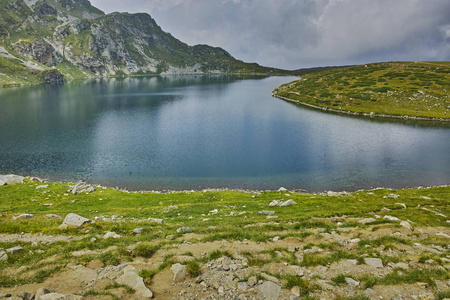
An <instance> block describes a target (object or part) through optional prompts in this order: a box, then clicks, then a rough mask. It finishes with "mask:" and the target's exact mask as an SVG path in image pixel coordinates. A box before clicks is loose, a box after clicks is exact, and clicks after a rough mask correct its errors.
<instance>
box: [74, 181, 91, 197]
mask: <svg viewBox="0 0 450 300" xmlns="http://www.w3.org/2000/svg"><path fill="white" fill-rule="evenodd" d="M94 191H95V187H93V186H92V185H89V184H87V183H85V182H82V181H80V182H78V183H77V184H76V185H75V186H74V187H73V188H72V194H74V195H77V194H81V193H92V192H94Z"/></svg>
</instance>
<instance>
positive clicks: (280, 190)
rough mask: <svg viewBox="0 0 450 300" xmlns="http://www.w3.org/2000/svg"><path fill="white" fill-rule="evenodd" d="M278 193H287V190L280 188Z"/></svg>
mask: <svg viewBox="0 0 450 300" xmlns="http://www.w3.org/2000/svg"><path fill="white" fill-rule="evenodd" d="M278 191H279V192H287V189H285V188H284V187H280V188H279V189H278Z"/></svg>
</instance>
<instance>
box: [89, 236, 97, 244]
mask: <svg viewBox="0 0 450 300" xmlns="http://www.w3.org/2000/svg"><path fill="white" fill-rule="evenodd" d="M95 241H97V239H96V238H95V237H91V238H90V239H89V242H91V243H93V242H95Z"/></svg>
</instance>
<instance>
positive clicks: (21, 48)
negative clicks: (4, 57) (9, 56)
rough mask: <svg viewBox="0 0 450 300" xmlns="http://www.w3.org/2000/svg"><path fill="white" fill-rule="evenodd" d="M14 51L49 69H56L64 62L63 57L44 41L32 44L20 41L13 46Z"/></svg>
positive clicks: (40, 40)
mask: <svg viewBox="0 0 450 300" xmlns="http://www.w3.org/2000/svg"><path fill="white" fill-rule="evenodd" d="M12 48H13V49H14V51H17V52H19V53H20V54H22V55H24V56H26V57H28V58H30V59H33V60H35V61H37V62H39V63H41V64H43V65H46V66H48V67H54V66H56V65H57V64H59V63H60V62H61V61H62V56H61V54H59V53H58V52H57V51H56V50H55V48H53V46H52V45H50V44H49V43H48V42H47V41H45V40H44V39H39V40H36V41H34V42H32V43H29V42H25V41H21V40H20V41H18V42H17V43H15V44H13V45H12Z"/></svg>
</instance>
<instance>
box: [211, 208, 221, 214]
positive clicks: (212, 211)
mask: <svg viewBox="0 0 450 300" xmlns="http://www.w3.org/2000/svg"><path fill="white" fill-rule="evenodd" d="M218 212H219V210H218V209H217V208H216V209H213V210H211V211H209V213H211V214H217V213H218Z"/></svg>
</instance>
